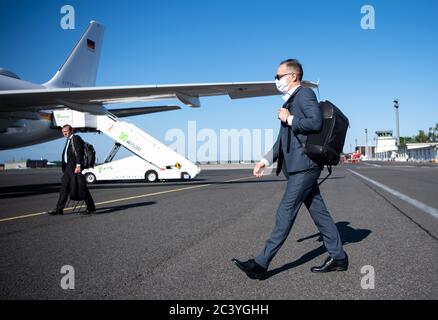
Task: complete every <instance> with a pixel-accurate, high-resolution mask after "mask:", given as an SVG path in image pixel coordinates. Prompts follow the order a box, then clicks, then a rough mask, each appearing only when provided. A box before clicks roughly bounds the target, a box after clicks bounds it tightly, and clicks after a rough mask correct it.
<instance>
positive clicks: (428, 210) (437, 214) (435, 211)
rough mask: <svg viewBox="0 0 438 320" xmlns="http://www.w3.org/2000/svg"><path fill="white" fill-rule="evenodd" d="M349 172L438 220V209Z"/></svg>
mask: <svg viewBox="0 0 438 320" xmlns="http://www.w3.org/2000/svg"><path fill="white" fill-rule="evenodd" d="M347 170H348V171H350V172H351V173H353V174H355V175H357V176H359V177H361V178H362V179H364V180H366V181H368V182H370V183H372V184H374V185H375V186H377V187H379V188H381V189H383V190H385V191H386V192H389V193H390V194H392V195H394V196H396V197H397V198H399V199H400V200H403V201H406V202H407V203H409V204H410V205H412V206H414V207H416V208H418V209H420V210H421V211H424V212H426V213H428V214H430V215H431V216H432V217H434V218H438V209H436V208H434V207H431V206H428V205H427V204H425V203H423V202H421V201H418V200H416V199H414V198H411V197H409V196H407V195H405V194H403V193H401V192H398V191H397V190H394V189H391V188H389V187H387V186H385V185H384V184H381V183H380V182H377V181H374V180H373V179H370V178H368V177H365V176H364V175H361V174H360V173H357V172H355V171H353V170H350V169H347Z"/></svg>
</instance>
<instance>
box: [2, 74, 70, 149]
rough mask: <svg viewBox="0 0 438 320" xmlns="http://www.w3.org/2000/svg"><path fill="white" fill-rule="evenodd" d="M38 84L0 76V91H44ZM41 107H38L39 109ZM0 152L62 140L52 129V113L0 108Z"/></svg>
mask: <svg viewBox="0 0 438 320" xmlns="http://www.w3.org/2000/svg"><path fill="white" fill-rule="evenodd" d="M44 88H45V87H44V86H42V85H39V84H35V83H31V82H28V81H23V80H21V79H16V78H14V77H10V76H5V75H0V90H26V89H44ZM40 108H41V107H39V109H40ZM0 110H2V112H0V150H6V149H13V148H21V147H26V146H30V145H33V144H37V143H42V142H47V141H51V140H55V139H58V138H62V134H61V133H60V131H59V130H58V129H55V128H52V111H51V110H50V107H48V108H47V110H44V111H14V108H13V107H11V106H0Z"/></svg>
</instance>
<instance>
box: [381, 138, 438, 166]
mask: <svg viewBox="0 0 438 320" xmlns="http://www.w3.org/2000/svg"><path fill="white" fill-rule="evenodd" d="M376 135H377V140H376V152H375V158H376V160H381V161H413V162H434V163H438V143H437V142H426V143H407V144H405V145H399V146H397V143H396V138H394V137H393V136H392V131H390V130H387V131H376Z"/></svg>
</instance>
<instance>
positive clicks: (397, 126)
mask: <svg viewBox="0 0 438 320" xmlns="http://www.w3.org/2000/svg"><path fill="white" fill-rule="evenodd" d="M393 102H394V108H395V134H396V140H395V141H396V143H397V146H399V145H400V120H399V114H398V108H399V104H398V99H397V98H396V99H394V101H393Z"/></svg>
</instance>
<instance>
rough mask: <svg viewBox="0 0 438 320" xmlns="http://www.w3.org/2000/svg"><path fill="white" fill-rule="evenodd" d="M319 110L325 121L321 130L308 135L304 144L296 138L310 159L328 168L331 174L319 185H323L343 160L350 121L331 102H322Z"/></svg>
mask: <svg viewBox="0 0 438 320" xmlns="http://www.w3.org/2000/svg"><path fill="white" fill-rule="evenodd" d="M319 108H320V109H321V115H322V119H323V123H322V128H321V130H320V131H318V132H316V133H311V134H308V135H307V141H306V143H302V142H301V141H300V139H299V138H298V136H296V137H297V139H298V141H299V142H300V143H301V145H302V146H303V150H304V152H305V153H306V155H307V156H308V157H309V158H310V159H312V160H313V161H314V162H316V163H317V164H319V165H322V166H324V165H326V166H327V169H328V171H329V174H328V176H327V177H325V178H324V180H322V181H321V182H320V183H319V184H321V183H323V182H324V181H325V180H326V179H327V178H328V177H329V176H330V175H331V173H332V166H336V165H337V164H338V163H339V161H340V159H341V153H342V149H343V148H344V143H345V137H346V135H347V129H348V127H349V121H348V118H347V117H346V116H345V115H344V114H343V113H342V111H341V110H339V108H337V107H336V106H335V105H334V104H333V103H331V102H330V101H321V102H320V103H319Z"/></svg>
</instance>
